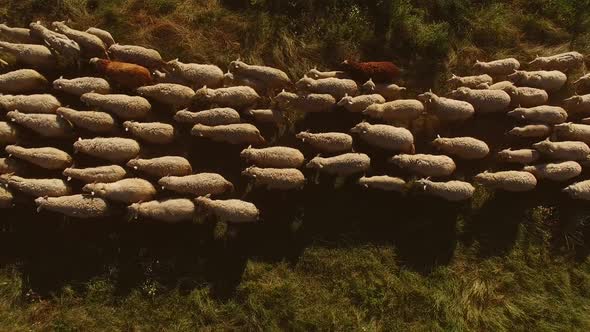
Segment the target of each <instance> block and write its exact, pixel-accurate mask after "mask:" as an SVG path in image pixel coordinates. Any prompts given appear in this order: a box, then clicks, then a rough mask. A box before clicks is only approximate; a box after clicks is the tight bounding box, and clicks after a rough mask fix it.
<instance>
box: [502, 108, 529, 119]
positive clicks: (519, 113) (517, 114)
mask: <svg viewBox="0 0 590 332" xmlns="http://www.w3.org/2000/svg"><path fill="white" fill-rule="evenodd" d="M525 112H526V109H525V108H522V107H517V108H515V109H513V110H512V111H510V112H507V113H506V115H508V116H509V117H513V118H523V117H524V114H525Z"/></svg>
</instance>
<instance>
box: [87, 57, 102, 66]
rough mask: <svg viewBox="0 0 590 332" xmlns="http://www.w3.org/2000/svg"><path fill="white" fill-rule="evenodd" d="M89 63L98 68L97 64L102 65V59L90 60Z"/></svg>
mask: <svg viewBox="0 0 590 332" xmlns="http://www.w3.org/2000/svg"><path fill="white" fill-rule="evenodd" d="M88 63H89V64H91V65H94V66H96V65H97V64H99V63H101V59H100V58H92V59H90V60H88Z"/></svg>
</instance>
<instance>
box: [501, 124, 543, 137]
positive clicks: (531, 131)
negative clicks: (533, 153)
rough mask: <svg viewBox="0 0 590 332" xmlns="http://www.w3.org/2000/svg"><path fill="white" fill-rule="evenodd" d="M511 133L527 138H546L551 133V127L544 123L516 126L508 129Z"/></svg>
mask: <svg viewBox="0 0 590 332" xmlns="http://www.w3.org/2000/svg"><path fill="white" fill-rule="evenodd" d="M508 134H509V135H512V136H516V137H525V138H544V137H547V136H549V135H550V134H551V127H549V126H547V125H544V124H532V125H526V126H522V127H514V128H512V129H510V130H509V131H508Z"/></svg>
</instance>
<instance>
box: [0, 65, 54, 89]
mask: <svg viewBox="0 0 590 332" xmlns="http://www.w3.org/2000/svg"><path fill="white" fill-rule="evenodd" d="M46 87H47V79H46V78H45V77H43V75H41V74H39V73H38V72H37V71H35V70H33V69H18V70H15V71H11V72H8V73H6V74H2V75H0V94H2V93H4V94H8V93H12V94H18V93H31V92H33V91H38V90H42V89H44V88H46Z"/></svg>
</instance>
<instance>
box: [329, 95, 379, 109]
mask: <svg viewBox="0 0 590 332" xmlns="http://www.w3.org/2000/svg"><path fill="white" fill-rule="evenodd" d="M383 103H385V98H383V96H381V95H380V94H371V95H360V96H356V97H352V96H349V95H346V96H344V97H342V99H340V101H339V102H338V103H337V105H338V106H342V107H344V109H345V110H347V111H349V112H353V113H360V112H362V111H364V110H365V109H366V108H367V107H369V106H371V105H373V104H383Z"/></svg>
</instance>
